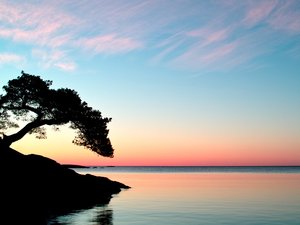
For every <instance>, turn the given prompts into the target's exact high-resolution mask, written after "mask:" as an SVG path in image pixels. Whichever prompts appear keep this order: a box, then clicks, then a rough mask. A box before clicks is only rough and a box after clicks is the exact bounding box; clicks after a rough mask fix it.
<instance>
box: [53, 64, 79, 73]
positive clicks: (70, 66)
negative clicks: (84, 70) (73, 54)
mask: <svg viewBox="0 0 300 225" xmlns="http://www.w3.org/2000/svg"><path fill="white" fill-rule="evenodd" d="M54 66H56V67H58V68H59V69H61V70H64V71H73V70H75V69H76V64H75V63H73V62H59V63H55V64H54Z"/></svg>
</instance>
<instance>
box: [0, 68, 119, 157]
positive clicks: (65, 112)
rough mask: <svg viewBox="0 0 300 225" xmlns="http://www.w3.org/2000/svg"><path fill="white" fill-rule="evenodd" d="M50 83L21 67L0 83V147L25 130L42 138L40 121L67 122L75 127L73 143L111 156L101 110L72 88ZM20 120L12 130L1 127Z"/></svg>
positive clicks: (50, 123)
mask: <svg viewBox="0 0 300 225" xmlns="http://www.w3.org/2000/svg"><path fill="white" fill-rule="evenodd" d="M51 85H52V81H50V80H43V79H41V78H40V76H35V75H30V74H27V73H24V72H23V71H22V73H21V76H18V77H17V78H16V79H13V80H10V81H9V82H8V84H7V85H5V86H4V87H3V89H4V91H5V92H6V94H4V95H0V134H1V135H2V138H1V137H0V147H9V146H10V145H11V144H12V143H13V142H15V141H18V140H20V139H21V138H23V137H24V136H25V135H26V134H28V133H29V134H36V137H37V138H46V129H45V127H44V125H51V126H54V128H55V129H56V130H58V128H57V126H59V125H63V124H67V123H69V124H70V128H72V129H75V130H76V131H77V135H76V137H75V139H74V140H73V143H74V144H76V145H80V146H84V147H86V148H88V149H89V150H92V151H94V152H96V153H97V154H99V155H102V156H107V157H113V151H114V150H113V148H112V145H111V143H110V140H109V138H108V132H109V130H108V129H107V123H109V122H110V121H111V118H103V117H102V115H101V112H100V111H98V110H94V109H92V108H91V107H89V106H88V104H87V103H86V102H84V101H82V100H81V98H80V97H79V95H78V94H77V92H76V91H74V90H71V89H68V88H60V89H57V90H55V89H51V88H50V86H51ZM20 121H25V122H26V123H27V124H26V125H25V126H23V127H22V128H21V129H20V130H19V131H18V132H16V133H14V134H11V135H5V133H4V131H5V130H7V129H9V128H18V127H19V124H18V123H20Z"/></svg>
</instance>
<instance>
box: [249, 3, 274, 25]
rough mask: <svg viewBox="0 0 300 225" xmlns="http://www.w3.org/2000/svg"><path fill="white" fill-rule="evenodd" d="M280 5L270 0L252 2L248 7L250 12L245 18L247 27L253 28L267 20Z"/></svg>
mask: <svg viewBox="0 0 300 225" xmlns="http://www.w3.org/2000/svg"><path fill="white" fill-rule="evenodd" d="M277 4H278V1H277V0H268V1H258V2H256V1H252V2H250V5H249V6H248V9H247V10H248V11H247V13H246V16H245V18H244V23H245V24H246V25H249V26H252V25H256V24H257V23H259V22H261V21H263V20H265V19H266V18H267V17H268V16H269V15H270V13H271V12H272V10H273V9H274V8H275V7H276V5H277Z"/></svg>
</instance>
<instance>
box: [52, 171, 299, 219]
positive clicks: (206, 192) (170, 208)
mask: <svg viewBox="0 0 300 225" xmlns="http://www.w3.org/2000/svg"><path fill="white" fill-rule="evenodd" d="M74 170H75V171H76V172H78V173H81V174H86V173H89V174H93V175H97V176H105V177H108V178H110V179H112V180H116V181H119V182H122V183H124V184H126V185H128V186H130V187H131V188H130V189H128V190H123V191H122V192H120V193H119V194H117V195H115V196H114V197H113V198H112V199H111V201H110V203H109V204H107V205H97V206H95V207H93V208H90V209H84V210H78V211H74V212H71V213H69V214H67V215H62V216H59V217H56V218H53V219H52V220H51V221H49V223H48V224H49V225H54V224H55V225H59V224H61V225H153V224H156V225H160V224H161V225H201V224H205V225H206V224H208V225H217V224H228V225H241V224H243V225H263V224H266V225H273V224H274V225H275V224H276V225H299V224H300V167H90V168H75V169H74Z"/></svg>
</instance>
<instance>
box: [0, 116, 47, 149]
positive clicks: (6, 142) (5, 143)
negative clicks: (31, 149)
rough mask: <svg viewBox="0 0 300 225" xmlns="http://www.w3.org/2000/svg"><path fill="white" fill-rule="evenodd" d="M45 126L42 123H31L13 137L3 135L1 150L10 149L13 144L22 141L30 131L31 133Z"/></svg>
mask: <svg viewBox="0 0 300 225" xmlns="http://www.w3.org/2000/svg"><path fill="white" fill-rule="evenodd" d="M41 125H43V123H41V121H39V120H35V121H32V122H30V123H28V124H27V125H26V126H25V127H23V128H22V129H21V130H19V131H18V132H17V133H14V134H12V135H3V138H0V148H1V149H2V148H8V147H9V146H10V145H11V144H12V143H13V142H15V141H18V140H20V139H21V138H23V137H24V136H25V135H26V134H27V133H28V132H29V131H31V130H32V129H34V128H37V127H39V126H41Z"/></svg>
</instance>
